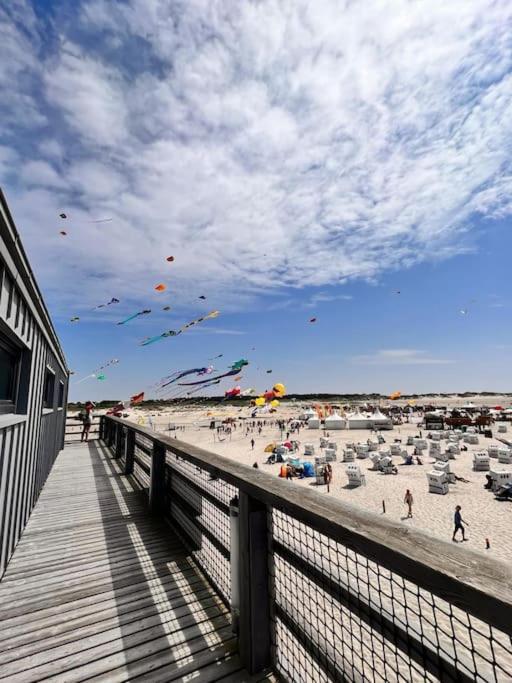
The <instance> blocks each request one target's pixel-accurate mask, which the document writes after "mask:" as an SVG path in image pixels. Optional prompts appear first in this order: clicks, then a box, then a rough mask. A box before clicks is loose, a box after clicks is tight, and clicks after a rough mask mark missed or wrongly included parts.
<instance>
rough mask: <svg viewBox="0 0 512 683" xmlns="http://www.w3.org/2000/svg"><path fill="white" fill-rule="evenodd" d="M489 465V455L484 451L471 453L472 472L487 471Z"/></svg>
mask: <svg viewBox="0 0 512 683" xmlns="http://www.w3.org/2000/svg"><path fill="white" fill-rule="evenodd" d="M490 467H491V465H490V461H489V455H488V453H486V452H485V451H479V452H478V453H473V471H474V472H487V471H489V469H490Z"/></svg>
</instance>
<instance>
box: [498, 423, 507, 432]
mask: <svg viewBox="0 0 512 683" xmlns="http://www.w3.org/2000/svg"><path fill="white" fill-rule="evenodd" d="M506 433H507V425H498V434H506Z"/></svg>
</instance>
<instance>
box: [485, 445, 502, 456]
mask: <svg viewBox="0 0 512 683" xmlns="http://www.w3.org/2000/svg"><path fill="white" fill-rule="evenodd" d="M499 450H500V447H499V446H496V445H494V444H493V445H492V446H488V447H487V453H488V455H489V457H490V458H497V457H498V451H499Z"/></svg>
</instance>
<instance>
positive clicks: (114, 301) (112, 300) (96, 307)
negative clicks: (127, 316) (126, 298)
mask: <svg viewBox="0 0 512 683" xmlns="http://www.w3.org/2000/svg"><path fill="white" fill-rule="evenodd" d="M118 303H119V299H116V298H115V297H112V298H111V299H110V301H107V303H106V304H100V305H99V306H95V307H94V308H93V309H92V310H93V311H95V310H96V309H98V308H105V307H106V306H111V305H112V304H118Z"/></svg>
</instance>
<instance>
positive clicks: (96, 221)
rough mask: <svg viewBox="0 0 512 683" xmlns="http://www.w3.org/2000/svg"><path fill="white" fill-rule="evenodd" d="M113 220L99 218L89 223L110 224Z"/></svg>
mask: <svg viewBox="0 0 512 683" xmlns="http://www.w3.org/2000/svg"><path fill="white" fill-rule="evenodd" d="M111 220H112V218H98V219H97V220H95V221H88V223H109V222H110V221H111Z"/></svg>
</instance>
